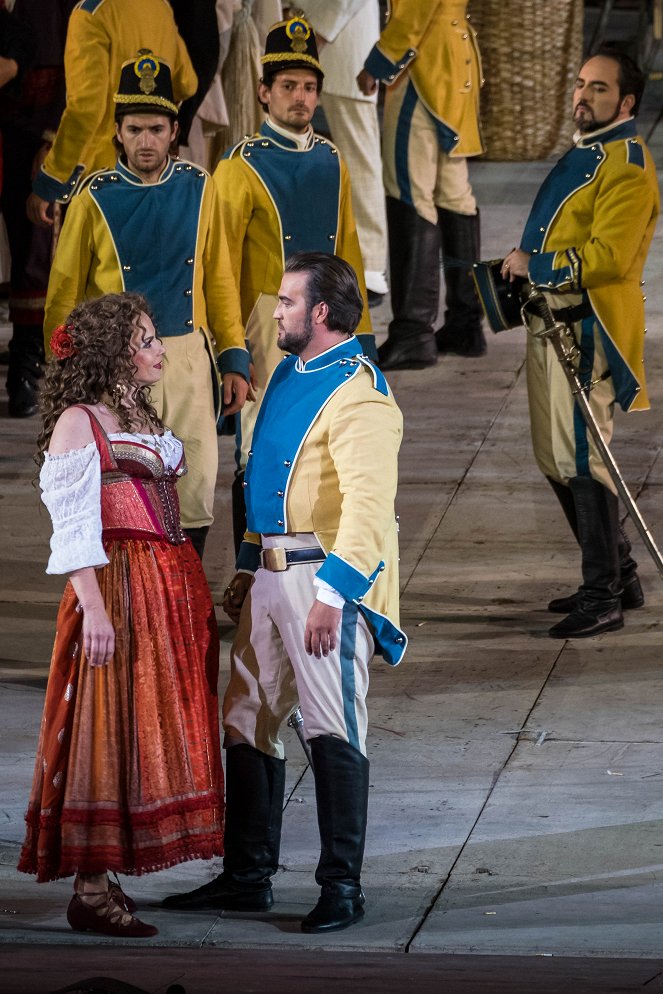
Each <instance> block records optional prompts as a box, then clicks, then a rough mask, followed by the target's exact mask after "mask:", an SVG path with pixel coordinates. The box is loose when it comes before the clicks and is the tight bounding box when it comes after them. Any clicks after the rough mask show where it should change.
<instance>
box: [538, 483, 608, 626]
mask: <svg viewBox="0 0 663 994" xmlns="http://www.w3.org/2000/svg"><path fill="white" fill-rule="evenodd" d="M569 487H570V489H571V493H572V494H573V501H574V504H575V510H576V517H577V522H578V541H579V543H580V551H581V554H582V585H581V587H580V589H579V590H578V594H577V600H576V604H575V607H574V608H573V610H572V611H571V613H570V614H569V616H568V617H567V618H565V619H564V620H563V621H560V622H559V624H558V625H553V627H552V628H551V629H550V631H549V635H551V637H552V638H588V637H589V636H591V635H600V634H601V632H610V631H615V630H616V629H618V628H622V627H623V625H624V618H623V615H622V606H621V592H622V586H621V580H620V575H619V552H618V546H619V502H618V500H617V497H616V496H615V494H613V493H612V492H611V491H610V490H608V489H607V488H606V487H604V486H603V485H602V484H601V483H599V482H598V480H593V479H591V478H590V477H583V476H575V477H573V479H571V480H569Z"/></svg>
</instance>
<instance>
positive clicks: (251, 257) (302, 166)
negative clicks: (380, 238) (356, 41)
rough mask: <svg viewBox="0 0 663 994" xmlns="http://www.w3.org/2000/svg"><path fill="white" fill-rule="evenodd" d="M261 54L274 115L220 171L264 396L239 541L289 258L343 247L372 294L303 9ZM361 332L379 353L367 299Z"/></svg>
mask: <svg viewBox="0 0 663 994" xmlns="http://www.w3.org/2000/svg"><path fill="white" fill-rule="evenodd" d="M261 61H262V65H263V78H262V81H261V83H260V87H259V97H260V100H261V102H262V103H263V106H264V107H265V109H266V110H267V114H268V117H267V120H266V121H265V123H264V124H263V125H262V127H261V128H260V131H259V132H258V134H257V135H254V136H253V137H251V138H248V139H246V140H245V141H242V142H240V143H239V145H237V146H235V147H234V148H232V149H230V150H229V151H228V152H227V153H226V155H225V156H224V158H223V159H222V160H221V162H220V163H219V165H218V166H217V169H216V171H215V173H214V180H215V183H216V185H217V189H218V191H219V198H220V201H221V209H222V213H223V222H224V228H225V231H226V235H227V239H228V245H229V248H230V256H231V264H232V271H233V273H234V275H235V279H236V281H237V285H238V287H239V292H240V297H241V304H242V319H243V321H244V323H245V325H246V337H247V341H248V345H249V350H250V352H251V360H252V362H253V366H254V371H255V380H256V383H257V388H256V394H257V399H256V401H255V402H252V401H249V402H248V403H247V404H246V406H245V407H244V409H243V411H242V415H241V425H240V431H239V433H238V434H239V437H238V475H237V478H236V481H235V485H234V487H233V519H234V523H235V537H236V543H238V541H239V540H240V539H241V535H242V534H243V532H244V508H243V500H242V487H241V483H242V478H243V472H244V469H245V466H246V459H247V453H248V451H249V449H250V447H251V439H252V436H253V426H254V424H255V420H256V417H257V416H258V410H259V408H260V402H261V398H262V395H263V392H264V389H265V387H266V385H267V381H268V379H269V377H270V375H271V373H272V371H273V369H274V368H275V366H277V365H278V363H279V361H280V358H281V356H280V353H279V350H278V347H277V345H276V340H275V337H274V321H273V314H274V307H275V306H276V300H277V293H278V288H279V284H280V282H281V276H282V274H283V267H284V265H285V262H286V260H287V259H288V258H289V257H290V256H291V255H292V254H293V253H295V252H299V251H306V252H312V251H317V252H329V253H333V254H335V255H338V256H340V258H342V259H345V260H346V261H347V262H349V263H350V265H351V266H352V267H353V269H354V270H355V272H356V273H357V278H358V280H359V285H360V287H361V293H362V297H363V299H364V301H367V297H366V287H365V283H364V276H363V265H362V258H361V251H360V248H359V240H358V238H357V229H356V225H355V219H354V214H353V211H352V196H351V189H350V179H349V177H348V171H347V168H346V165H345V162H344V161H343V160H342V158H341V156H340V154H339V153H338V150H337V149H336V147H335V146H334V145H333V144H332V143H331V142H329V141H327V140H326V139H324V138H320V137H319V136H318V135H316V134H315V133H314V131H313V129H312V127H311V124H310V121H311V118H312V117H313V112H314V110H315V108H316V106H317V104H318V99H319V91H320V89H321V87H322V79H323V73H322V70H321V68H320V63H319V62H318V52H317V46H316V40H315V34H314V32H313V30H312V29H311V27H310V25H309V24H308V23H307V22H306V21H305V20H304V19H303V18H297V17H295V18H291V19H290V20H288V21H281V22H279V23H278V24H275V25H273V26H272V28H271V29H270V32H269V34H268V36H267V41H266V44H265V54H264V56H263V57H262V60H261ZM358 334H359V336H360V341H361V343H362V346H363V348H364V351H365V352H367V354H368V355H370V356H375V355H376V352H375V339H374V337H373V334H372V328H371V319H370V316H369V311H368V306H366V307H365V309H364V313H363V315H362V318H361V322H360V325H359V328H358Z"/></svg>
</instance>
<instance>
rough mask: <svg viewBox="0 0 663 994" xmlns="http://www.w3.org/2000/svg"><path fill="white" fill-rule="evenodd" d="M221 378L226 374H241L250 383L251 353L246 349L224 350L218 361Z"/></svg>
mask: <svg viewBox="0 0 663 994" xmlns="http://www.w3.org/2000/svg"><path fill="white" fill-rule="evenodd" d="M216 364H217V366H218V367H219V372H220V373H221V376H223V374H224V373H239V375H240V376H243V377H244V379H245V380H246V382H247V383H248V382H249V353H248V352H247V351H246V349H238V348H232V349H224V350H223V352H222V353H221V354H220V356H219V357H218V359H217V361H216Z"/></svg>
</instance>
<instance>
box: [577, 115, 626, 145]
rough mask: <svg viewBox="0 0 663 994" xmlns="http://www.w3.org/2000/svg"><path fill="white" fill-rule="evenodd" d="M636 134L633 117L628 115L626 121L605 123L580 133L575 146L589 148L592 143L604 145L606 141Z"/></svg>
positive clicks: (616, 140)
mask: <svg viewBox="0 0 663 994" xmlns="http://www.w3.org/2000/svg"><path fill="white" fill-rule="evenodd" d="M636 135H637V130H636V127H635V118H634V117H629V118H628V119H627V120H626V121H620V122H619V124H607V125H606V126H605V127H604V128H599V129H598V130H597V131H592V132H590V133H589V134H587V135H581V136H580V138H579V139H578V141H577V142H576V148H591V146H592V145H596V144H598V143H600V144H601V145H606V144H607V143H608V142H618V141H623V140H624V139H626V138H634V137H635V136H636Z"/></svg>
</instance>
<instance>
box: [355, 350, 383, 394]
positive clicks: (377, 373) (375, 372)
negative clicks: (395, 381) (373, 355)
mask: <svg viewBox="0 0 663 994" xmlns="http://www.w3.org/2000/svg"><path fill="white" fill-rule="evenodd" d="M355 359H358V360H359V362H360V363H361V364H362V366H363V367H364V368H365V369H367V370H368V371H369V373H370V374H371V376H372V377H373V389H374V390H377V391H378V393H381V394H383V396H385V397H388V396H389V385H388V384H387V381H386V379H385V375H384V373H383V372H382V370H380V369H378V367H377V366H376V365H375V364H374V363H372V362H371V360H370V359H369V358H368V356H367V355H356V356H355Z"/></svg>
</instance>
